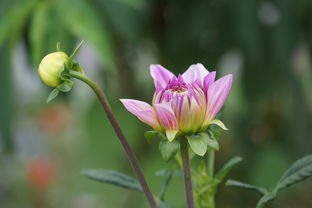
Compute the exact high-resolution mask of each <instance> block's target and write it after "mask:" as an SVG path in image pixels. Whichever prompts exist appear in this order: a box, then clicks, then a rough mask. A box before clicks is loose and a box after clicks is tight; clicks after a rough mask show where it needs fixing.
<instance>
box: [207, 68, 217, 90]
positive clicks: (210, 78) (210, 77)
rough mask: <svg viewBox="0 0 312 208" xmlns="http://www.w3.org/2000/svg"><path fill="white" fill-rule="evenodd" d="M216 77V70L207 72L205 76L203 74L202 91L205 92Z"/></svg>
mask: <svg viewBox="0 0 312 208" xmlns="http://www.w3.org/2000/svg"><path fill="white" fill-rule="evenodd" d="M215 78H216V72H215V71H213V72H209V74H208V75H207V76H205V79H204V92H205V93H206V92H207V90H208V88H209V86H210V85H211V84H212V83H213V82H214V81H215Z"/></svg>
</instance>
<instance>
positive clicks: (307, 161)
mask: <svg viewBox="0 0 312 208" xmlns="http://www.w3.org/2000/svg"><path fill="white" fill-rule="evenodd" d="M311 176H312V155H308V156H305V157H303V158H301V159H299V160H297V161H296V162H295V163H294V164H293V165H292V166H291V167H290V168H289V169H288V170H286V172H285V173H284V174H283V175H282V177H281V179H280V180H279V181H278V182H277V184H276V185H275V187H274V189H273V192H274V193H277V192H278V191H280V190H282V189H284V188H287V187H288V186H291V185H293V184H295V183H298V182H300V181H303V180H304V179H306V178H308V177H311Z"/></svg>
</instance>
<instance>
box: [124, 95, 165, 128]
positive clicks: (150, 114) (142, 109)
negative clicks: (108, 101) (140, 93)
mask: <svg viewBox="0 0 312 208" xmlns="http://www.w3.org/2000/svg"><path fill="white" fill-rule="evenodd" d="M120 101H121V102H122V104H123V105H124V106H125V108H126V109H127V110H128V111H129V112H130V113H132V114H134V115H135V116H137V117H138V119H140V120H141V121H143V122H144V123H146V124H148V125H150V126H151V127H153V128H154V129H155V130H160V129H161V127H160V124H159V122H158V119H157V115H156V113H155V110H154V108H153V107H152V106H150V105H149V104H148V103H145V102H142V101H139V100H132V99H120Z"/></svg>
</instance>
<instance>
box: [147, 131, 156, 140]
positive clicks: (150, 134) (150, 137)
mask: <svg viewBox="0 0 312 208" xmlns="http://www.w3.org/2000/svg"><path fill="white" fill-rule="evenodd" d="M156 136H158V132H157V131H146V132H144V137H145V139H146V140H147V141H148V142H151V141H152V140H153V139H154V138H155V137H156Z"/></svg>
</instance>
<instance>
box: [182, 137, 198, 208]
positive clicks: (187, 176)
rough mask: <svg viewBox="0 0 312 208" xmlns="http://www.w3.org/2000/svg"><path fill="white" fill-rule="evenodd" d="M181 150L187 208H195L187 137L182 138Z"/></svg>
mask: <svg viewBox="0 0 312 208" xmlns="http://www.w3.org/2000/svg"><path fill="white" fill-rule="evenodd" d="M180 148H181V155H182V164H183V172H184V184H185V194H186V202H187V207H188V208H195V205H194V196H193V188H192V176H191V168H190V160H189V154H188V146H187V141H186V138H185V137H182V138H181V141H180Z"/></svg>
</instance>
